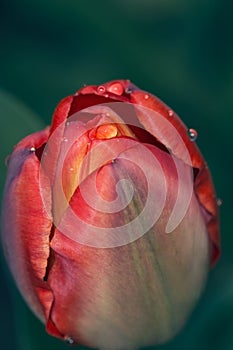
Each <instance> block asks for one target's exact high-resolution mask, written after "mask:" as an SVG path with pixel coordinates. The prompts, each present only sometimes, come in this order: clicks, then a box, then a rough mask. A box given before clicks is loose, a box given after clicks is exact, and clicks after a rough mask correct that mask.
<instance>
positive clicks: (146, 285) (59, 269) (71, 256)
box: [48, 148, 209, 350]
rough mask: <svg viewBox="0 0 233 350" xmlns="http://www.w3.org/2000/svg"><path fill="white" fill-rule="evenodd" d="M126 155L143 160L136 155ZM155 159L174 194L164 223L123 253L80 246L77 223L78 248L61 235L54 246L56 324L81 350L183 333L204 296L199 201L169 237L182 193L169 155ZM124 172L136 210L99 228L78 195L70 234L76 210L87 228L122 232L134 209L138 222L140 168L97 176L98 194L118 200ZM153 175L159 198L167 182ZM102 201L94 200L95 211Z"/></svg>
mask: <svg viewBox="0 0 233 350" xmlns="http://www.w3.org/2000/svg"><path fill="white" fill-rule="evenodd" d="M127 152H136V153H135V154H137V155H139V156H140V154H138V150H137V149H135V150H134V149H131V150H128V151H127ZM154 152H156V153H155V155H156V157H158V158H159V159H160V161H161V164H162V167H163V170H164V174H165V178H166V181H167V185H168V194H169V195H168V197H167V202H166V205H165V208H164V210H163V212H162V215H161V218H160V219H159V221H157V222H156V223H155V225H154V227H153V228H152V229H151V230H150V231H149V232H148V233H146V234H145V235H144V236H142V237H141V238H140V239H138V240H136V241H134V242H132V243H130V244H127V245H125V246H121V247H116V248H112V249H101V248H98V249H97V248H94V247H88V246H85V245H82V244H79V243H78V242H77V241H75V233H77V237H78V235H82V234H84V235H85V232H80V230H79V227H77V225H76V224H75V225H74V226H73V233H74V235H73V240H72V241H71V240H70V238H68V237H66V236H65V235H64V234H63V233H64V232H63V231H62V232H61V231H59V230H58V229H56V230H55V234H54V237H53V239H52V242H51V247H52V249H53V250H54V253H55V262H54V265H53V266H52V268H51V270H50V274H49V279H48V281H49V283H50V285H51V287H52V289H53V291H54V293H55V295H56V299H55V301H54V305H53V309H52V312H51V320H52V322H53V323H54V324H55V325H56V327H57V328H58V329H59V330H60V332H62V333H63V334H65V335H67V336H70V337H71V338H73V339H74V340H75V341H76V342H77V343H82V344H86V345H89V346H92V347H98V348H100V349H108V350H111V349H114V350H115V349H117V350H120V349H122V350H123V349H138V348H139V347H142V346H148V345H151V344H155V343H156V344H158V343H162V342H164V341H166V340H167V339H169V338H170V337H172V336H173V335H174V334H175V333H176V332H177V331H178V330H179V329H180V328H181V327H182V326H183V324H184V322H185V321H186V319H187V317H188V316H189V314H190V312H191V311H192V308H193V306H194V305H195V303H196V301H197V299H198V297H199V295H200V293H201V291H202V288H203V286H204V283H205V279H206V274H207V270H208V260H209V256H208V247H209V243H208V237H207V232H206V226H205V222H204V219H203V217H202V214H201V211H200V208H199V204H198V202H197V199H196V197H195V196H193V197H192V200H191V203H190V207H189V209H188V212H187V214H186V216H185V218H184V220H183V221H182V223H181V224H180V225H179V227H177V229H176V230H175V231H174V232H173V233H171V234H167V235H166V234H164V228H165V225H166V221H167V216H168V213H169V211H170V210H171V208H170V205H171V206H172V204H170V203H173V201H174V200H175V198H173V195H172V194H171V193H173V192H174V191H171V189H173V188H174V187H176V184H177V173H176V170H175V167H174V164H173V162H172V160H171V157H170V155H169V154H167V153H165V152H163V151H161V150H159V149H156V148H155V150H154ZM145 162H146V159H145ZM126 169H127V171H128V175H131V176H132V181H133V183H134V186H135V189H137V190H138V191H139V192H140V191H141V193H140V194H139V199H138V198H137V197H136V198H135V201H133V203H132V207H130V208H131V210H129V209H130V208H128V209H127V210H126V213H125V215H117V213H116V215H115V216H114V215H113V216H112V215H107V214H103V215H102V216H101V217H102V221H101V222H100V220H99V217H98V215H99V213H98V212H97V211H95V210H94V211H93V209H92V208H91V207H90V206H89V205H88V204H87V203H85V201H84V200H83V199H82V194H81V192H80V191H79V190H77V191H76V193H75V195H74V196H73V198H72V200H71V203H70V208H69V209H68V211H67V213H66V214H65V216H64V218H63V224H64V225H65V226H64V227H67V226H71V229H72V224H73V223H72V220H70V213H71V211H72V210H73V211H74V212H75V213H76V215H78V216H81V217H82V219H83V220H84V221H86V222H87V221H88V220H89V221H90V223H91V224H95V223H96V224H100V225H103V226H104V225H105V226H107V227H114V226H119V225H120V226H122V227H123V226H124V224H125V223H127V222H128V219H129V218H130V219H131V214H132V211H133V209H134V210H136V215H137V210H140V206H141V204H143V203H144V197H145V196H146V186H145V181H143V177H142V174H141V172H135V168H134V166H132V165H131V164H129V165H128V166H126V164H125V162H122V161H121V160H119V161H118V160H116V162H114V163H112V164H108V165H106V166H105V167H103V168H101V169H100V170H99V172H98V174H97V183H96V185H97V189H98V193H99V194H100V195H101V196H102V197H103V198H104V199H105V200H109V201H112V200H113V199H114V197H115V193H114V190H113V189H114V188H115V186H116V183H117V181H118V180H119V177H118V176H119V174H120V173H121V171H123V172H125V170H126ZM153 170H154V169H153ZM154 176H155V181H154V191H155V193H157V194H158V196H159V190H160V184H161V181H162V178H161V179H160V178H159V176H160V175H159V174H154ZM93 179H95V177H94V174H93V173H92V174H91V175H90V176H89V177H87V179H86V180H85V181H84V182H86V184H84V186H86V187H87V188H90V187H91V186H92V185H93V181H95V180H93ZM144 180H145V179H144ZM110 188H111V190H110ZM158 196H156V197H155V198H154V201H155V202H157V201H158V199H159V197H158ZM174 196H175V195H174ZM97 201H98V199H97V198H93V204H96V203H97ZM140 201H142V203H140ZM129 213H131V214H130V215H129ZM119 217H120V219H121V220H119ZM87 226H88V225H87ZM71 242H72V243H71ZM194 256H195V259H194V258H193V257H194Z"/></svg>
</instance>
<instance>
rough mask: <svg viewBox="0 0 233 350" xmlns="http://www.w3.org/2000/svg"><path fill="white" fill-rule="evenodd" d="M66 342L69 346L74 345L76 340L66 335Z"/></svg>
mask: <svg viewBox="0 0 233 350" xmlns="http://www.w3.org/2000/svg"><path fill="white" fill-rule="evenodd" d="M64 342H65V343H66V344H68V345H72V344H74V339H73V338H71V337H69V336H68V335H66V336H65V337H64Z"/></svg>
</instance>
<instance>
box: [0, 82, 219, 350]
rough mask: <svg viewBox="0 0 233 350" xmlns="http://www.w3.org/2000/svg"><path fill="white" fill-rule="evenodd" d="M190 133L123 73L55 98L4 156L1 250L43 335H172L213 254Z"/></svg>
mask: <svg viewBox="0 0 233 350" xmlns="http://www.w3.org/2000/svg"><path fill="white" fill-rule="evenodd" d="M196 137H197V133H196V131H195V130H194V129H188V128H187V127H186V126H185V125H184V124H183V122H182V121H181V120H180V119H179V117H178V116H177V115H176V114H175V112H174V111H173V110H171V109H170V108H169V107H168V106H166V105H165V104H164V103H163V102H162V101H160V100H159V99H158V98H157V97H155V96H153V95H152V94H150V93H148V92H145V91H142V90H140V89H139V88H137V87H136V86H135V85H133V84H132V83H131V82H130V81H129V80H119V81H111V82H108V83H106V84H103V85H100V86H85V87H83V88H81V89H80V90H79V91H78V92H76V93H75V94H74V95H73V96H69V97H66V98H65V99H63V100H62V101H61V102H60V103H59V105H58V107H57V108H56V110H55V113H54V115H53V119H52V124H51V127H48V128H46V129H45V130H42V131H39V132H36V133H34V134H32V135H29V136H27V137H26V138H24V139H23V140H22V141H21V142H19V143H18V145H16V147H15V149H14V151H13V153H12V154H11V156H10V158H9V162H8V172H7V180H6V185H5V191H4V198H3V213H2V232H3V233H2V240H3V246H4V251H5V256H6V259H7V262H8V264H9V267H10V270H11V272H12V274H13V277H14V279H15V282H16V284H17V286H18V288H19V290H20V292H21V294H22V296H23V297H24V299H25V301H26V302H27V304H28V305H29V307H30V308H31V309H32V311H33V312H34V313H35V314H36V315H37V316H38V317H39V319H40V320H41V321H42V322H43V323H45V324H46V330H47V332H48V333H49V334H51V335H53V336H55V337H58V338H60V339H63V340H64V341H66V342H68V343H70V344H73V343H74V344H83V345H86V346H89V347H91V348H98V349H108V350H109V349H110V350H111V349H112V350H124V349H139V348H141V347H144V346H149V345H156V344H161V343H164V342H166V341H168V340H169V339H171V338H172V337H173V336H174V335H176V334H177V333H178V331H180V330H181V329H182V327H183V325H184V324H185V322H186V321H187V319H188V317H189V315H190V313H191V312H192V310H193V308H194V306H195V304H196V303H197V301H198V299H199V297H200V295H201V293H202V291H203V288H204V286H205V282H206V278H207V274H208V271H209V268H210V266H213V265H214V264H215V263H216V261H217V259H218V257H219V251H220V247H219V217H218V205H217V199H216V195H215V190H214V187H213V183H212V180H211V175H210V172H209V170H208V167H207V165H206V163H205V161H204V159H203V157H202V155H201V153H200V151H199V149H198V147H197V145H196V142H195V140H196Z"/></svg>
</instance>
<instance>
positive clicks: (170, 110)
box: [168, 109, 174, 117]
mask: <svg viewBox="0 0 233 350" xmlns="http://www.w3.org/2000/svg"><path fill="white" fill-rule="evenodd" d="M168 115H169V117H173V115H174V112H173V110H172V109H169V110H168Z"/></svg>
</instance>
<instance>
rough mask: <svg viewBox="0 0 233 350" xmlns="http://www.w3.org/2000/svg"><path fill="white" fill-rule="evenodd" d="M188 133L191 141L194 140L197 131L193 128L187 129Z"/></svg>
mask: <svg viewBox="0 0 233 350" xmlns="http://www.w3.org/2000/svg"><path fill="white" fill-rule="evenodd" d="M188 135H189V138H190V140H191V141H196V139H197V136H198V134H197V131H196V130H195V129H188Z"/></svg>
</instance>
